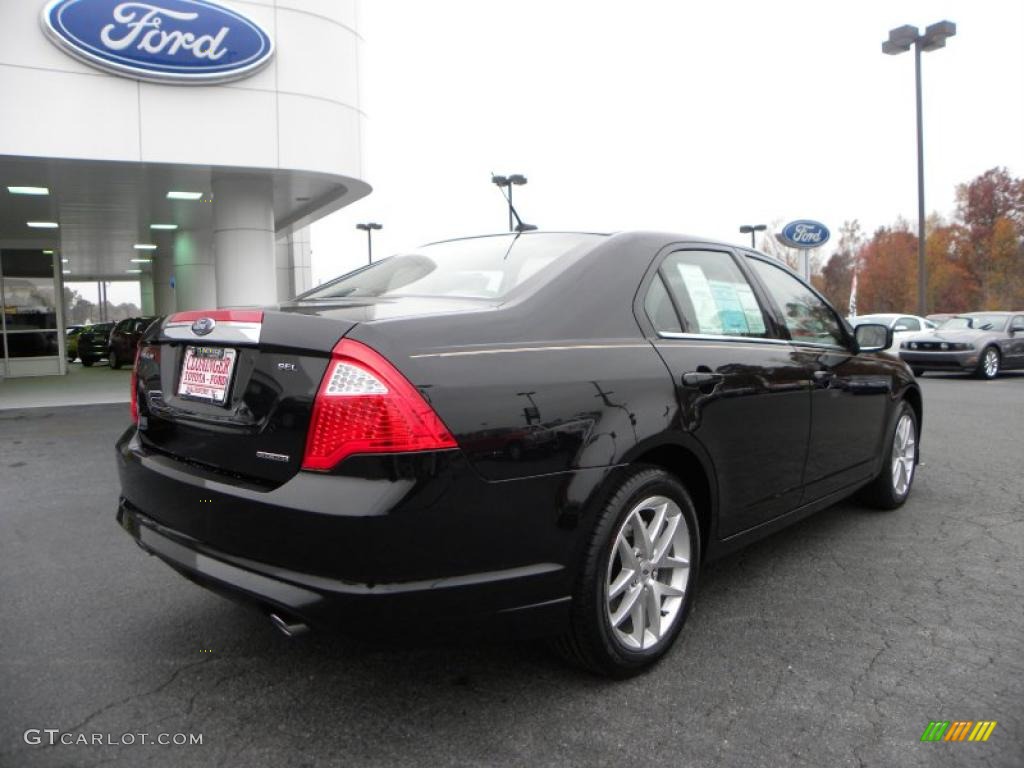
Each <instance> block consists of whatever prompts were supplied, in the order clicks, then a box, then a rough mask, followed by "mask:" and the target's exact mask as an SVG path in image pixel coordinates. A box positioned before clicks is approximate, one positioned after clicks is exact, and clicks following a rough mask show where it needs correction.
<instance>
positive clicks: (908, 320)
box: [847, 314, 939, 355]
mask: <svg viewBox="0 0 1024 768" xmlns="http://www.w3.org/2000/svg"><path fill="white" fill-rule="evenodd" d="M847 320H848V321H849V322H850V325H852V326H853V327H854V328H856V327H857V326H858V325H864V324H865V323H880V324H882V325H887V326H889V327H890V328H892V345H891V346H890V347H888V348H887V349H886V350H885V351H886V352H889V353H891V354H893V355H899V353H900V341H901V339H903V338H905V337H906V336H907V335H908V334H911V333H920V332H921V331H934V330H935V329H936V328H938V327H939V326H938V325H936V324H935V323H933V322H932V321H931V320H929V319H928V318H926V317H918V316H917V315H894V314H878V315H857V316H856V317H848V318H847Z"/></svg>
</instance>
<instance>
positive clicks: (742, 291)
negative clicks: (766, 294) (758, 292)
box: [736, 283, 768, 334]
mask: <svg viewBox="0 0 1024 768" xmlns="http://www.w3.org/2000/svg"><path fill="white" fill-rule="evenodd" d="M736 296H737V297H738V298H739V301H740V306H741V307H743V314H745V315H746V316H747V327H748V328H749V329H750V333H753V334H763V333H766V332H767V330H768V329H767V328H765V326H764V315H762V314H761V305H760V304H758V303H757V297H756V296H754V290H753V289H752V288H751V287H750V286H749V285H747V284H746V283H743V284H741V285H737V286H736Z"/></svg>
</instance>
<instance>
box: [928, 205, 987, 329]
mask: <svg viewBox="0 0 1024 768" xmlns="http://www.w3.org/2000/svg"><path fill="white" fill-rule="evenodd" d="M928 224H929V226H928V228H927V233H928V234H927V235H926V238H927V239H926V240H925V261H926V263H927V265H928V293H927V300H928V307H929V308H930V310H931V311H932V312H950V313H956V312H970V311H971V310H972V309H975V308H976V307H978V306H979V304H978V296H979V289H978V283H977V280H976V279H975V277H974V275H973V274H972V273H971V271H970V270H969V269H968V268H967V266H966V265H965V264H964V261H963V259H962V258H961V257H960V253H961V251H962V250H963V242H964V239H965V237H966V233H965V232H964V230H963V227H961V226H960V225H958V224H943V223H942V221H941V220H940V219H939V218H938V217H933V218H932V219H931V220H930V221H929V222H928Z"/></svg>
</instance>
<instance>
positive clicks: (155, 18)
mask: <svg viewBox="0 0 1024 768" xmlns="http://www.w3.org/2000/svg"><path fill="white" fill-rule="evenodd" d="M42 23H43V29H44V30H46V33H47V35H48V36H49V38H50V39H51V40H52V41H53V42H54V44H55V45H57V46H58V47H60V48H62V49H63V50H64V51H66V52H67V53H70V54H71V55H72V56H75V57H76V58H78V59H81V60H82V61H84V62H86V63H87V64H91V65H92V66H94V67H98V68H100V69H104V70H106V71H108V72H113V73H114V74H117V75H123V76H126V77H133V78H136V79H138V80H150V81H153V82H158V83H186V84H199V85H201V84H209V83H224V82H228V81H229V80H238V79H240V78H243V77H248V76H249V75H251V74H253V73H255V72H257V71H258V70H259V69H261V68H262V67H264V66H265V65H266V64H267V62H269V61H270V58H271V57H272V56H273V55H274V41H273V40H271V39H270V35H268V34H267V33H266V32H264V31H263V30H262V29H261V28H260V27H259V25H257V24H256V23H255V22H253V21H251V20H250V19H247V18H246V17H245V16H243V15H242V14H240V13H237V12H236V11H232V10H229V9H227V8H223V7H221V6H219V5H217V4H216V3H211V2H207V0H154V2H148V3H144V2H126V0H52V2H50V3H47V5H46V7H45V8H43V17H42Z"/></svg>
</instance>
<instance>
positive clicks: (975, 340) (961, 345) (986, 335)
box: [900, 312, 1024, 379]
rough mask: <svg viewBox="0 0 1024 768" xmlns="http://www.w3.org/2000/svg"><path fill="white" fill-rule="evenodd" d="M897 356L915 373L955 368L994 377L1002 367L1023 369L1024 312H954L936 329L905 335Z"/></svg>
mask: <svg viewBox="0 0 1024 768" xmlns="http://www.w3.org/2000/svg"><path fill="white" fill-rule="evenodd" d="M900 357H902V358H903V359H904V360H905V361H906V362H907V363H908V364H909V365H910V367H911V368H913V370H914V373H915V374H916V375H918V376H920V375H921V374H923V373H924V372H925V371H954V372H964V373H973V374H974V375H975V376H976V377H978V378H979V379H994V378H995V377H996V376H998V375H999V371H1001V370H1003V369H1006V370H1011V369H1014V368H1018V369H1019V368H1024V312H968V313H966V314H963V315H955V316H953V317H951V318H949V319H948V320H946V321H945V322H944V323H943V324H942V325H941V326H939V328H938V330H935V331H931V332H926V333H919V334H914V335H911V336H908V337H906V338H904V339H903V340H902V341H901V342H900Z"/></svg>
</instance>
